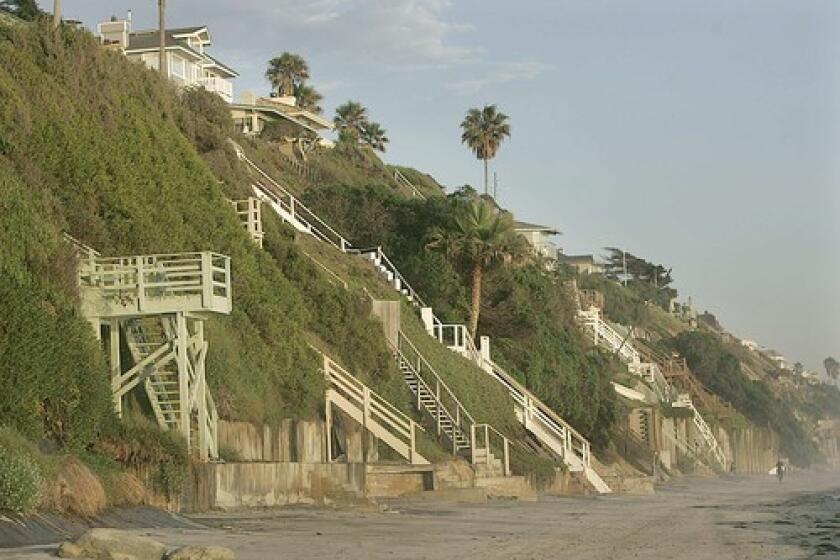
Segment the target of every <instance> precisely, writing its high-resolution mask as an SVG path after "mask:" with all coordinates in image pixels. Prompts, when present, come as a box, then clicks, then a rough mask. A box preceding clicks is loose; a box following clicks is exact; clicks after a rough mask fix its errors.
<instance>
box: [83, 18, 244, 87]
mask: <svg viewBox="0 0 840 560" xmlns="http://www.w3.org/2000/svg"><path fill="white" fill-rule="evenodd" d="M97 31H98V33H99V39H100V42H101V43H102V45H104V46H106V47H108V48H112V49H116V50H119V51H120V52H122V53H123V54H124V55H125V56H126V57H127V58H129V59H130V60H136V61H139V62H143V63H144V64H145V65H146V66H148V67H149V68H152V69H155V70H157V69H158V68H159V65H160V54H159V49H160V33H159V32H158V30H157V29H149V30H142V31H132V30H131V12H129V13H128V16H126V19H124V20H117V19H116V18H114V19H112V20H111V21H106V22H102V23H100V24H99V25H98V26H97ZM164 44H165V47H164V48H165V51H166V68H167V74H168V77H169V79H170V80H172V81H173V82H174V83H176V84H177V85H179V86H181V87H189V86H201V87H203V88H205V89H206V90H208V91H212V92H214V93H217V94H218V95H219V96H220V97H221V98H222V99H224V100H225V101H226V102H227V103H231V102H233V82H232V81H231V80H233V79H234V78H236V77H237V76H238V75H239V74H237V72H236V71H235V70H233V69H232V68H230V67H229V66H227V65H226V64H223V63H222V62H220V61H219V60H217V59H215V58H213V57H212V56H210V54H208V53H207V47H209V46H210V45H211V41H210V32H209V31H208V30H207V27H206V26H203V25H202V26H196V27H180V28H176V29H167V30H166V32H165V33H164Z"/></svg>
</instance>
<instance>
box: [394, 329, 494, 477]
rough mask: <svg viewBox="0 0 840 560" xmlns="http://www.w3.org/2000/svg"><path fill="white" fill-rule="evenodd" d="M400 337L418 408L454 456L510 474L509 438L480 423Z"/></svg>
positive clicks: (401, 365) (400, 350)
mask: <svg viewBox="0 0 840 560" xmlns="http://www.w3.org/2000/svg"><path fill="white" fill-rule="evenodd" d="M399 339H400V341H399V348H397V349H395V352H396V355H397V361H398V364H399V368H400V372H401V373H402V375H403V379H405V382H406V384H407V385H408V387H409V389H410V390H411V394H412V395H413V396H414V402H415V405H416V407H417V409H418V410H420V411H422V412H424V413H425V414H426V415H427V416H428V417H429V418H430V419H431V420H432V422H433V423H434V425H435V430H436V432H437V435H438V437H445V438H446V440H447V441H448V442H449V445H450V448H451V449H452V454H453V455H461V456H464V457H465V458H466V459H467V460H469V461H470V462H471V463H472V464H473V465H474V466H477V467H478V466H479V465H482V466H483V469H484V471H485V473H483V474H492V475H495V474H500V475H503V476H510V441H509V440H508V438H507V437H505V436H504V435H503V434H502V433H501V432H499V431H498V430H497V429H495V428H494V427H492V426H491V425H489V424H479V423H477V422H476V421H475V419H473V416H472V415H471V414H470V413H469V411H468V410H467V409H466V408H465V407H464V405H463V404H461V401H460V400H459V399H458V397H456V396H455V393H454V392H453V391H452V390H451V389H450V388H449V386H448V385H447V384H446V383H445V382H444V381H443V379H441V377H440V375H439V374H438V373H437V372H436V371H435V369H434V368H433V367H432V365H431V364H430V363H429V362H428V360H426V358H425V357H424V356H423V355H422V354H421V353H420V351H419V350H418V349H417V347H416V346H415V345H414V344H413V343H412V342H411V340H409V339H408V337H406V336H405V334H403V333H402V332H401V333H399ZM494 448H495V450H496V452H497V453H498V454H499V458H497V457H496V454H495V453H494V452H493V450H494Z"/></svg>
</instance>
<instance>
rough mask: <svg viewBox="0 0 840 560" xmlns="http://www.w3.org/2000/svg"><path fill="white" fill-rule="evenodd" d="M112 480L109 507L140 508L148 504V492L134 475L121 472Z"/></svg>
mask: <svg viewBox="0 0 840 560" xmlns="http://www.w3.org/2000/svg"><path fill="white" fill-rule="evenodd" d="M114 478H115V480H114V484H113V492H112V496H111V505H114V506H141V505H144V504H147V503H149V491H148V489H147V488H146V486H145V485H144V484H143V483H142V482H140V479H139V478H137V477H136V476H135V475H133V474H131V473H127V472H121V473H119V474H117V475H116V476H115V477H114Z"/></svg>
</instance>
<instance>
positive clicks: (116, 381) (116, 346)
mask: <svg viewBox="0 0 840 560" xmlns="http://www.w3.org/2000/svg"><path fill="white" fill-rule="evenodd" d="M108 335H109V340H110V343H109V346H110V351H111V352H110V354H111V357H110V360H111V363H110V366H111V395H112V398H113V400H114V411H115V412H116V413H117V417H118V418H122V397H121V396H120V392H119V391H120V374H122V364H121V363H120V321H119V319H111V320H110V321H108Z"/></svg>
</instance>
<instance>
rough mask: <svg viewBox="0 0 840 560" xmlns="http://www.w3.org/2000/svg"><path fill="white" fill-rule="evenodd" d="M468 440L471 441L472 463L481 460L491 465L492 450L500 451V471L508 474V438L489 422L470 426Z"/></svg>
mask: <svg viewBox="0 0 840 560" xmlns="http://www.w3.org/2000/svg"><path fill="white" fill-rule="evenodd" d="M470 441H471V442H472V464H473V465H478V464H481V463H482V462H483V463H485V464H486V465H488V466H489V467H492V466H493V459H494V457H495V455H494V453H493V450H494V449H496V450H498V452H499V453H501V459H500V460H501V463H502V472H503V474H504V475H505V476H510V475H511V471H510V440H509V439H508V438H506V437H505V435H504V434H503V433H502V432H500V431H499V430H497V429H496V428H494V427H493V426H491V425H490V424H473V425H472V426H471V427H470Z"/></svg>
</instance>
